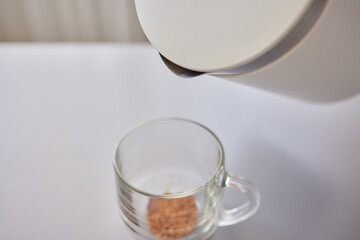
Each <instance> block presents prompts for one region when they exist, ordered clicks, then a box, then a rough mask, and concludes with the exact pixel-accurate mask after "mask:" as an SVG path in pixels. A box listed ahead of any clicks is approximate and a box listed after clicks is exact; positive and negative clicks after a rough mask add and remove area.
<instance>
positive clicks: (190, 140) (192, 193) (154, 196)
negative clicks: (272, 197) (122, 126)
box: [114, 118, 260, 240]
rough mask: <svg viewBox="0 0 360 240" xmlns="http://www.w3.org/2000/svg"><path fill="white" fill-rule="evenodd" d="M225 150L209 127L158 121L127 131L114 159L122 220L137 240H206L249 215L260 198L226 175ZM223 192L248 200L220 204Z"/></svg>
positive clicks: (236, 178)
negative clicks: (228, 189)
mask: <svg viewBox="0 0 360 240" xmlns="http://www.w3.org/2000/svg"><path fill="white" fill-rule="evenodd" d="M224 160H225V159H224V149H223V146H222V144H221V142H220V140H219V139H218V137H217V136H216V135H215V134H214V133H213V132H212V131H210V130H209V129H208V128H207V127H205V126H203V125H201V124H199V123H196V122H194V121H191V120H186V119H181V118H162V119H155V120H151V121H148V122H144V123H141V124H139V125H138V126H136V127H135V128H133V129H131V130H130V131H129V132H127V133H126V134H125V136H124V137H123V138H122V139H121V141H120V142H119V144H118V146H117V148H116V150H115V157H114V168H115V176H116V188H117V197H118V204H119V207H120V215H121V218H122V219H123V221H124V223H125V224H126V225H127V227H128V228H129V229H130V230H131V232H132V234H133V236H134V238H135V239H189V240H190V239H197V240H199V239H200V240H202V239H207V238H208V237H210V236H211V235H212V234H213V233H214V232H215V230H216V228H217V227H218V226H227V225H232V224H235V223H238V222H240V221H243V220H245V219H247V218H249V217H250V216H252V215H253V214H254V213H255V212H256V210H257V209H258V207H259V203H260V195H259V192H258V190H257V189H256V188H255V187H254V185H252V183H251V182H250V181H248V180H246V179H244V178H243V177H239V176H236V175H233V174H230V173H228V172H227V171H226V170H225V167H224ZM224 187H231V188H236V189H238V190H240V191H241V192H242V193H244V194H245V195H246V196H247V197H248V200H247V201H246V202H245V203H243V204H242V205H240V206H239V207H236V208H233V209H225V208H224V207H223V204H222V196H223V189H224Z"/></svg>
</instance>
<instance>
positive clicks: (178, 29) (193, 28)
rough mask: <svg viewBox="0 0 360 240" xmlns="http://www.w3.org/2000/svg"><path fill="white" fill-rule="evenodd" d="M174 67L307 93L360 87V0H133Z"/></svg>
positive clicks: (314, 95) (331, 96) (346, 93)
mask: <svg viewBox="0 0 360 240" xmlns="http://www.w3.org/2000/svg"><path fill="white" fill-rule="evenodd" d="M135 3H136V9H137V13H138V17H139V20H140V24H141V25H142V28H143V30H144V32H145V34H146V36H147V37H148V39H149V41H150V43H151V44H152V45H153V46H154V47H155V48H156V49H157V50H158V51H159V53H160V54H161V56H162V59H163V60H164V62H165V64H166V65H167V66H168V67H169V69H170V70H172V71H173V72H174V73H175V74H177V75H179V76H183V77H193V76H198V75H201V74H210V75H213V76H215V77H218V78H223V79H227V80H230V81H233V82H236V83H240V84H245V85H248V86H253V87H256V88H261V89H264V90H267V91H272V92H277V93H280V94H283V95H287V96H290V97H295V98H300V99H303V100H308V101H318V102H327V101H338V100H341V99H345V98H348V97H351V96H353V95H355V94H357V93H358V92H360V68H359V67H358V65H359V62H360V44H359V43H360V28H359V27H358V23H359V22H360V14H359V12H360V1H357V0H342V1H339V0H302V1H298V0H290V1H289V0H266V1H264V0H257V1H236V0H231V1H226V2H224V1H221V0H191V1H190V0H173V1H166V0H135Z"/></svg>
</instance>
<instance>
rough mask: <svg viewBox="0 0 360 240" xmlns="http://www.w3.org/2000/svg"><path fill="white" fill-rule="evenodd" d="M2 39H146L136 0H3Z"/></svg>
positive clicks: (0, 7)
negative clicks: (137, 12) (137, 11)
mask: <svg viewBox="0 0 360 240" xmlns="http://www.w3.org/2000/svg"><path fill="white" fill-rule="evenodd" d="M0 41H76V42H78V41H146V37H145V35H144V34H143V32H142V30H141V27H140V24H139V21H138V19H137V16H136V11H135V3H134V0H50V1H49V0H0Z"/></svg>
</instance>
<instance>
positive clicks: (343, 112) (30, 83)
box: [0, 44, 360, 240]
mask: <svg viewBox="0 0 360 240" xmlns="http://www.w3.org/2000/svg"><path fill="white" fill-rule="evenodd" d="M309 87H311V86H309ZM0 114H1V115H0V239H4V240H13V239H34V240H35V239H36V240H38V239H52V240H56V239H59V240H63V239H86V240H91V239H114V240H115V239H122V240H123V239H126V240H127V239H131V237H130V235H129V233H128V232H127V231H126V229H125V227H124V225H123V224H122V222H121V220H120V217H119V216H118V214H117V205H116V197H115V196H116V195H115V184H114V177H113V169H112V154H113V150H114V147H115V145H116V144H117V141H118V140H119V138H120V137H121V135H122V134H123V133H124V132H125V131H126V130H127V129H128V128H130V127H132V126H133V125H135V124H137V123H138V122H140V121H143V120H148V119H151V118H155V117H162V116H180V117H185V118H190V119H193V120H196V121H199V122H201V123H203V124H205V125H207V126H208V127H210V128H211V129H212V130H213V131H214V132H215V133H217V134H218V136H219V137H220V139H221V140H222V142H223V144H224V146H225V151H226V156H227V159H226V166H227V169H228V170H229V171H230V172H233V173H237V174H240V175H243V176H245V177H247V178H249V179H251V180H252V181H253V182H254V183H255V184H256V185H257V186H258V187H259V189H260V191H261V194H262V203H261V207H260V209H259V211H258V213H257V214H256V215H254V216H253V217H252V218H251V219H249V220H247V221H246V222H243V223H240V224H238V225H235V226H231V227H226V228H219V230H218V231H217V232H216V233H215V235H214V236H213V237H212V239H214V240H215V239H216V240H220V239H227V240H236V239H244V240H247V239H267V240H286V239H291V240H294V239H299V240H300V239H301V240H303V239H324V240H325V239H326V240H339V239H344V240H345V239H346V240H358V239H360V174H359V170H360V159H359V158H360V157H359V156H360V96H355V97H353V98H351V99H347V100H344V101H341V102H335V103H327V104H314V103H304V102H299V101H297V100H293V99H290V98H285V97H282V96H278V95H275V94H272V93H267V92H264V91H262V90H257V89H253V88H249V87H246V86H242V85H240V84H236V83H233V82H229V81H226V80H221V79H217V78H214V77H210V76H202V77H199V78H195V79H181V78H179V77H176V76H174V75H173V74H172V73H170V72H169V71H168V70H167V68H166V67H165V66H164V64H163V63H162V62H161V60H160V58H159V56H158V54H157V53H156V51H155V50H154V49H152V48H151V47H149V46H144V45H95V44H89V45H76V44H65V45H56V44H49V45H43V44H33V45H21V44H3V45H0ZM230 201H234V199H232V200H231V199H229V198H227V202H230Z"/></svg>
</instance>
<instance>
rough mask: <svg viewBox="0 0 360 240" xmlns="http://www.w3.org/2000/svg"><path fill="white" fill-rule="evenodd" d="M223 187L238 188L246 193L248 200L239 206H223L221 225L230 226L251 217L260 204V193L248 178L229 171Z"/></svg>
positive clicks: (219, 223)
mask: <svg viewBox="0 0 360 240" xmlns="http://www.w3.org/2000/svg"><path fill="white" fill-rule="evenodd" d="M223 187H229V188H236V189H238V190H240V191H241V192H242V193H244V194H245V195H246V196H247V197H248V200H247V201H246V202H245V203H244V204H242V205H241V206H239V207H236V208H232V209H225V208H222V211H221V212H222V214H221V216H220V221H219V222H218V225H219V226H229V225H233V224H235V223H238V222H241V221H244V220H245V219H247V218H249V217H251V216H252V215H253V214H254V213H255V212H256V210H257V209H258V208H259V204H260V193H259V191H258V189H257V188H256V187H255V186H254V185H253V184H252V183H251V182H250V181H249V180H247V179H245V178H243V177H240V176H236V175H233V174H231V173H227V172H226V175H225V180H224V185H223Z"/></svg>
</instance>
